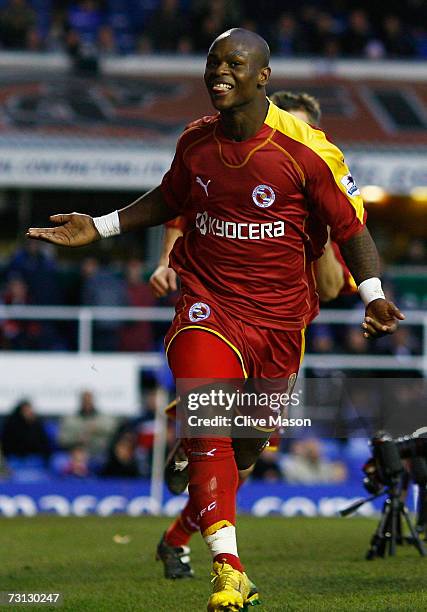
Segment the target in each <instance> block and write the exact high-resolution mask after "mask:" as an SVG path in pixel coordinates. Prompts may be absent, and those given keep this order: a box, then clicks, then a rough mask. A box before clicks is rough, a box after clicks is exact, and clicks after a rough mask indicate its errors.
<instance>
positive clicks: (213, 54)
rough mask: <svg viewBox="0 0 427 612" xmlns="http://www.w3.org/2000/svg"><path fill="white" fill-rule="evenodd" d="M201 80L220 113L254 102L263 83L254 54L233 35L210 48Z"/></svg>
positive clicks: (218, 41)
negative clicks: (203, 79) (203, 81)
mask: <svg viewBox="0 0 427 612" xmlns="http://www.w3.org/2000/svg"><path fill="white" fill-rule="evenodd" d="M204 78H205V84H206V87H207V89H208V92H209V95H210V97H211V100H212V104H213V105H214V107H215V108H216V109H217V110H219V111H224V110H229V109H232V108H235V107H238V106H242V105H244V104H247V103H249V102H251V101H252V100H254V99H255V97H256V96H257V94H258V92H259V84H260V83H261V82H262V80H263V77H262V70H261V69H260V67H259V65H258V63H257V61H256V58H255V57H254V55H253V54H251V53H250V51H249V50H248V49H247V47H246V46H245V44H244V43H243V42H239V40H238V39H237V40H236V38H235V37H233V36H227V37H225V38H221V39H220V40H217V41H216V42H215V43H214V44H213V45H212V47H211V48H210V49H209V53H208V57H207V60H206V68H205V76H204Z"/></svg>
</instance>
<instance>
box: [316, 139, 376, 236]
mask: <svg viewBox="0 0 427 612" xmlns="http://www.w3.org/2000/svg"><path fill="white" fill-rule="evenodd" d="M310 148H311V149H312V152H313V153H314V155H313V154H312V155H310V161H309V164H308V172H307V177H306V190H307V194H308V197H309V200H310V202H311V203H312V206H313V207H314V210H315V211H316V213H317V214H318V215H319V217H320V218H321V219H322V221H324V222H326V223H327V224H328V225H329V226H330V228H331V238H332V240H335V241H336V242H338V244H340V243H342V242H346V241H347V240H348V239H349V238H351V237H352V236H354V235H355V234H357V233H358V232H360V231H361V230H362V229H363V227H364V224H365V220H366V212H365V210H364V207H363V200H362V198H361V196H360V191H359V188H358V187H357V185H356V183H355V181H354V179H353V177H352V176H351V174H350V171H349V169H348V166H347V165H346V164H345V162H344V157H343V155H342V153H341V151H340V150H339V149H338V148H337V147H336V146H335V145H333V144H332V143H330V142H329V141H327V140H326V139H323V140H321V141H320V140H319V141H318V142H316V143H314V144H312V145H311V147H310Z"/></svg>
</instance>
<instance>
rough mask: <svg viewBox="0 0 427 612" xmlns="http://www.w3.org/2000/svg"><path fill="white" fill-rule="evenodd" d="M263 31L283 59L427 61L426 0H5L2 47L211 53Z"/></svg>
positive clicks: (0, 12)
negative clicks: (235, 32)
mask: <svg viewBox="0 0 427 612" xmlns="http://www.w3.org/2000/svg"><path fill="white" fill-rule="evenodd" d="M236 26H237V27H244V28H247V29H250V30H253V31H256V32H258V33H259V34H261V35H262V36H264V37H265V38H266V39H267V40H268V41H269V43H270V44H271V48H272V51H273V53H275V54H277V55H279V56H284V57H295V56H323V57H328V58H335V57H350V58H351V57H365V58H371V59H378V58H408V57H410V58H411V57H412V58H415V57H419V58H425V57H427V6H426V3H425V2H424V1H423V0H405V1H402V2H397V1H395V0H390V1H389V2H387V4H386V5H382V4H381V3H375V2H367V1H366V0H358V1H353V2H346V1H344V0H320V1H318V2H296V0H289V2H286V3H281V2H275V1H274V0H264V1H263V2H256V1H255V0H245V1H243V0H74V1H70V0H55V1H53V0H1V1H0V45H1V47H2V48H3V49H27V50H32V51H58V50H68V51H69V52H70V53H71V54H73V55H78V56H85V55H86V56H90V55H93V54H94V52H95V51H96V52H97V53H101V54H127V53H150V52H156V53H178V54H188V53H200V52H202V53H205V52H206V50H207V48H208V47H209V45H210V44H211V42H212V41H213V39H214V38H215V37H216V36H217V35H218V34H219V33H221V32H223V31H224V30H226V29H228V28H230V27H236Z"/></svg>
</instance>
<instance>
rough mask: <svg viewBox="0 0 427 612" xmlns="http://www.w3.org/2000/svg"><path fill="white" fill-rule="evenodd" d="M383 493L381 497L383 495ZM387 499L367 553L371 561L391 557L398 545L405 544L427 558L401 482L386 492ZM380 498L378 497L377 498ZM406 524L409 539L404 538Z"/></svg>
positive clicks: (397, 482)
mask: <svg viewBox="0 0 427 612" xmlns="http://www.w3.org/2000/svg"><path fill="white" fill-rule="evenodd" d="M383 493H384V491H382V492H381V493H380V494H379V495H382V494H383ZM385 494H386V495H387V498H386V500H385V502H384V505H383V509H382V515H381V519H380V522H379V523H378V527H377V529H376V531H375V533H374V535H373V536H372V538H371V546H370V548H369V550H368V552H367V553H366V559H368V560H369V561H370V560H372V559H375V558H376V557H382V558H384V557H385V556H386V555H387V553H388V554H389V556H390V557H393V556H394V555H395V554H396V545H397V544H403V543H404V542H406V543H408V544H412V545H413V546H415V548H416V549H417V550H418V552H419V553H420V555H421V556H422V557H425V556H426V550H425V548H424V544H423V542H422V541H421V539H420V536H419V534H418V533H417V531H416V529H415V527H414V526H413V524H412V522H411V518H410V516H409V512H408V509H407V508H406V506H405V504H404V502H403V501H402V499H401V487H400V483H399V481H396V482H394V483H392V484H391V485H390V486H389V487H388V489H387V490H386V491H385ZM375 497H378V496H375ZM403 522H405V523H406V526H407V527H408V530H409V532H410V534H411V535H410V536H409V537H404V536H403V530H402V524H403Z"/></svg>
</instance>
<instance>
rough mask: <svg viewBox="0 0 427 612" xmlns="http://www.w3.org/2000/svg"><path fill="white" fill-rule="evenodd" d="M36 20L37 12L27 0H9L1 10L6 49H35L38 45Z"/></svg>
mask: <svg viewBox="0 0 427 612" xmlns="http://www.w3.org/2000/svg"><path fill="white" fill-rule="evenodd" d="M36 20H37V16H36V12H35V11H34V10H33V9H32V8H31V6H30V5H29V4H28V2H27V1H26V0H9V1H8V2H7V4H6V6H4V8H3V9H2V10H1V11H0V43H1V46H2V47H3V48H5V49H26V48H31V49H33V48H34V46H35V44H36V47H37V45H38V42H39V36H38V34H37V30H36ZM36 41H37V42H36Z"/></svg>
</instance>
